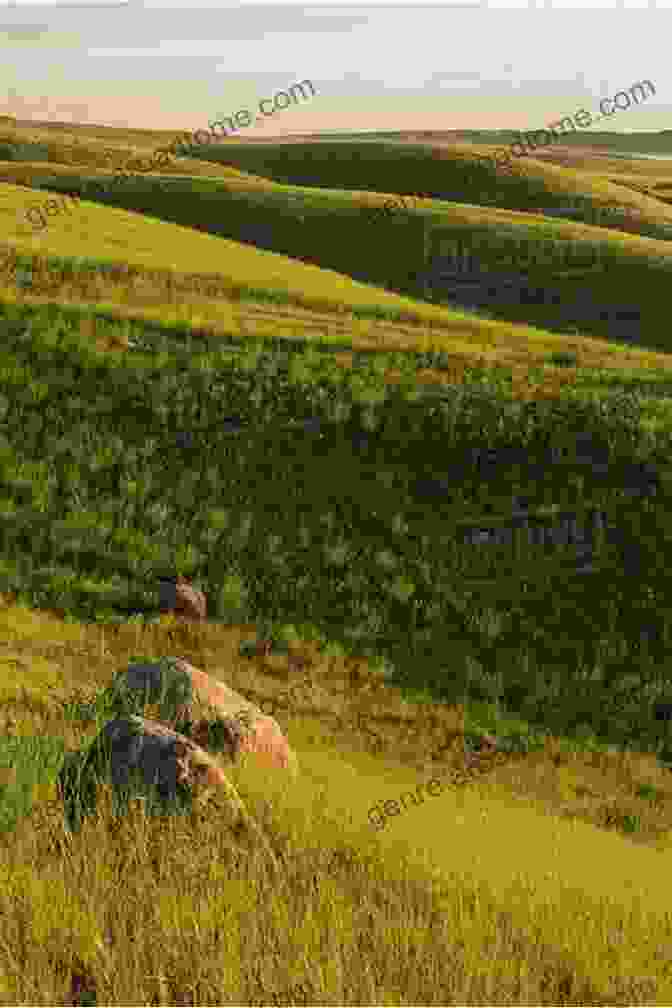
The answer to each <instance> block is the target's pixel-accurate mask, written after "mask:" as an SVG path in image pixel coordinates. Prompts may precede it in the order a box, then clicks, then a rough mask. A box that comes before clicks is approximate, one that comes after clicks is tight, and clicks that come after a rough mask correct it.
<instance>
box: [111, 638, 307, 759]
mask: <svg viewBox="0 0 672 1008" xmlns="http://www.w3.org/2000/svg"><path fill="white" fill-rule="evenodd" d="M115 684H116V686H117V687H119V686H120V685H123V686H124V687H125V688H126V689H129V690H131V691H132V692H136V693H140V694H142V695H143V696H144V701H145V703H158V702H161V703H169V704H170V705H171V708H172V709H170V710H169V709H168V707H166V708H165V710H164V712H162V715H161V716H162V720H164V721H166V722H167V723H169V724H171V726H172V727H174V726H175V725H177V724H178V722H179V723H184V722H191V723H192V724H193V731H195V732H197V733H198V737H199V738H201V739H203V738H204V737H205V734H204V733H207V722H206V721H205V720H204V719H203V718H200V719H199V718H198V716H197V711H196V703H198V702H200V704H202V705H206V706H208V707H209V708H212V709H213V710H214V711H215V713H216V716H217V718H219V719H221V720H223V721H224V722H235V723H236V724H237V725H238V726H239V728H240V740H239V745H238V748H237V751H236V753H235V756H237V755H238V754H239V753H253V754H254V756H255V758H256V759H257V761H258V762H260V763H261V764H263V765H264V766H268V767H276V768H280V769H283V770H289V771H290V773H292V774H293V775H296V774H297V773H298V763H297V759H296V755H295V753H294V752H293V751H292V749H291V748H290V746H289V742H288V741H287V739H286V737H285V736H284V734H283V732H282V730H281V728H280V726H279V725H278V723H277V721H276V720H275V718H272V717H269V716H268V715H266V714H264V713H263V711H261V710H260V709H259V707H257V706H256V704H254V703H252V702H251V701H249V700H246V699H245V697H243V696H241V694H240V693H237V692H236V691H235V690H233V689H231V687H230V686H226V685H225V684H224V683H222V682H220V681H219V680H218V679H215V678H213V677H212V676H209V675H208V674H207V673H206V672H203V671H202V670H201V669H198V668H196V667H195V666H194V665H191V664H190V663H189V662H187V661H185V660H184V659H182V658H167V659H164V660H163V661H162V662H161V663H158V662H156V663H146V664H138V665H129V666H128V668H127V669H126V671H125V672H122V673H121V675H120V676H118V677H117V678H116V681H115ZM234 758H235V757H234Z"/></svg>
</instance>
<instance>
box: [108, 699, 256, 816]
mask: <svg viewBox="0 0 672 1008" xmlns="http://www.w3.org/2000/svg"><path fill="white" fill-rule="evenodd" d="M103 734H104V736H105V738H106V739H107V740H108V741H109V743H110V751H111V764H110V771H111V783H112V787H113V788H114V790H115V791H116V792H117V793H119V794H121V795H123V794H124V792H126V793H127V794H128V796H129V797H132V796H133V787H132V785H131V775H132V773H133V771H138V772H139V774H140V776H141V778H142V781H141V783H140V782H138V783H137V784H136V787H138V786H140V787H141V790H142V793H143V794H144V793H145V791H146V792H147V793H149V792H150V791H151V790H152V789H153V788H154V787H155V788H156V790H157V792H158V795H159V796H160V798H161V799H162V801H164V802H168V801H171V800H172V801H176V800H177V790H178V786H183V787H189V788H190V789H191V790H192V792H193V791H195V790H196V791H198V790H199V788H200V787H203V786H206V787H209V788H221V789H222V790H223V792H225V793H226V795H227V797H228V798H229V800H231V802H232V805H233V807H234V808H235V809H236V812H237V813H238V814H239V815H240V814H242V812H243V807H242V803H241V801H240V799H239V798H238V796H237V795H236V792H235V788H234V787H233V785H232V784H231V783H230V781H229V779H228V777H227V776H226V773H225V772H224V770H223V769H222V768H221V767H220V766H218V764H217V762H216V760H215V759H214V757H213V756H211V755H210V754H209V753H207V752H205V750H204V749H202V748H201V747H200V746H199V745H197V744H196V742H194V741H193V740H192V739H190V738H187V737H186V736H185V735H182V734H180V733H179V732H176V731H174V730H173V729H172V728H169V727H167V726H165V725H163V724H160V723H159V722H158V721H152V720H150V719H149V718H142V717H130V718H116V719H115V720H113V721H108V722H107V724H106V725H105V726H104V728H103Z"/></svg>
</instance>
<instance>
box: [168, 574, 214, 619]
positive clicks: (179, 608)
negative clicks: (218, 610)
mask: <svg viewBox="0 0 672 1008" xmlns="http://www.w3.org/2000/svg"><path fill="white" fill-rule="evenodd" d="M159 605H160V607H161V612H162V613H164V614H165V613H173V614H174V615H175V617H176V618H177V619H183V620H186V621H188V622H200V621H202V620H205V619H206V618H207V603H206V598H205V595H204V594H203V592H201V591H198V590H197V589H196V588H194V587H193V585H192V583H191V581H189V580H188V579H187V578H185V577H184V576H183V575H182V574H180V575H178V576H177V577H168V578H160V579H159Z"/></svg>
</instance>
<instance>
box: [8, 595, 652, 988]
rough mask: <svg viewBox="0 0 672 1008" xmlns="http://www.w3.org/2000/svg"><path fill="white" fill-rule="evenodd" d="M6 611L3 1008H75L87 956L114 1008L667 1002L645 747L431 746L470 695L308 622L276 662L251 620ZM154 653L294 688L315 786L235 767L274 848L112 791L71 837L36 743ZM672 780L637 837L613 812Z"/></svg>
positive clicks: (224, 824)
mask: <svg viewBox="0 0 672 1008" xmlns="http://www.w3.org/2000/svg"><path fill="white" fill-rule="evenodd" d="M4 601H5V603H6V602H7V601H9V600H4ZM0 628H1V632H2V644H0V669H1V670H2V689H1V693H2V704H1V708H0V709H1V713H2V718H3V721H4V725H3V739H4V740H6V741H4V747H3V750H2V755H1V757H0V759H1V760H2V762H1V764H0V772H1V773H2V774H3V780H4V783H5V789H4V791H3V799H4V800H5V801H9V800H10V798H11V796H12V795H17V794H18V793H19V792H20V791H21V789H22V788H25V787H26V786H27V785H26V782H27V781H30V785H28V786H29V788H30V789H32V790H31V794H30V796H29V802H28V807H27V809H26V810H25V811H24V814H23V815H22V816H21V817H20V818H19V819H18V821H17V822H16V824H15V826H14V828H13V829H11V830H8V831H5V832H1V833H0V875H1V877H2V881H3V884H2V886H0V937H1V948H2V951H0V997H1V998H2V1001H3V1003H13V1004H17V1003H20V1004H23V1003H35V1002H46V1001H49V1002H50V1003H63V1001H67V1000H68V995H69V994H70V996H71V993H70V992H71V991H72V980H73V975H76V976H78V977H79V978H80V981H81V983H82V985H84V986H85V987H86V988H87V989H88V990H95V991H96V995H97V1003H99V1004H122V1003H129V1002H133V1003H151V1002H152V1000H155V999H156V998H157V997H158V998H159V999H160V1000H163V1001H168V1002H170V1003H175V1004H180V1003H181V1004H185V1003H186V1004H199V1003H200V1004H202V1003H213V1002H217V1003H221V1002H222V1001H225V1000H229V1001H231V1002H232V1003H237V1004H250V1003H255V1002H256V1003H259V1002H261V1003H271V1002H272V1001H273V1000H274V996H277V997H278V998H281V997H282V996H283V994H284V995H285V997H287V996H288V994H287V993H286V992H289V991H290V990H291V989H295V985H298V984H303V985H304V988H303V989H304V990H306V991H308V992H309V994H308V997H307V1000H308V1001H309V1002H310V1003H323V1002H325V1001H326V1002H328V1003H334V1004H354V1003H356V1004H376V1003H392V1002H394V1003H395V1004H433V1003H438V1001H440V1003H442V1004H449V1003H459V1004H479V1003H484V1002H485V1003H490V1004H502V1003H511V1004H530V1003H533V1004H540V1005H542V1004H549V1005H550V1004H572V1003H573V1004H577V1003H579V1004H609V1005H632V1004H661V1005H662V1004H669V1002H670V997H671V996H672V968H671V966H670V956H669V948H670V938H671V929H672V919H671V916H670V909H669V905H670V900H669V892H668V888H669V886H668V884H667V882H666V879H667V878H668V876H669V874H670V857H671V849H670V845H669V836H670V834H669V830H670V826H671V825H672V804H671V798H672V793H671V792H670V789H669V787H667V788H666V787H665V786H664V782H663V785H662V786H661V778H662V771H660V770H659V771H658V772H657V773H658V775H657V776H656V771H655V770H654V769H653V761H651V760H650V761H649V762H648V763H647V762H646V761H645V760H644V759H642V760H641V761H639V762H637V761H636V759H635V758H634V757H629V762H628V763H627V764H626V762H625V759H624V758H623V757H618V756H616V755H608V754H599V755H598V754H591V755H590V756H588V755H583V756H580V755H579V756H576V757H575V759H574V760H573V761H571V760H570V759H569V757H562V758H561V757H560V756H559V755H558V748H557V740H549V742H548V745H547V747H546V750H545V751H544V752H543V753H536V754H534V755H531V756H522V755H519V756H518V757H517V758H516V761H515V763H511V764H508V763H507V764H501V765H500V766H499V768H498V769H495V770H493V771H492V772H491V773H488V774H486V775H485V776H482V775H481V776H478V775H477V776H475V777H471V776H470V775H469V774H465V773H464V772H460V771H459V765H460V761H459V745H458V747H457V748H456V749H455V751H454V752H453V753H452V754H451V753H445V752H444V754H443V755H442V756H438V755H435V753H436V751H437V748H438V747H439V745H440V743H441V742H444V741H445V738H446V737H447V735H450V734H451V733H454V732H455V731H456V728H457V729H458V730H459V724H460V712H459V709H457V710H449V709H447V708H445V706H442V705H440V704H423V705H422V706H417V705H415V704H412V703H409V702H408V701H406V700H404V699H403V697H402V696H401V694H399V693H398V692H397V691H396V690H395V689H394V688H392V687H391V686H389V685H387V684H386V683H385V682H384V681H383V679H382V678H381V676H380V674H379V673H375V674H374V672H373V671H372V670H369V669H368V668H367V665H366V663H365V662H359V661H358V660H357V659H348V658H336V657H331V658H328V659H325V658H324V657H322V658H321V657H320V655H319V652H317V651H316V650H315V648H314V646H313V645H312V644H311V643H310V642H308V641H303V642H300V641H299V642H296V646H297V647H298V648H299V650H300V653H301V654H303V655H304V657H306V659H307V660H308V662H309V665H308V674H306V669H304V671H303V673H301V674H298V673H297V672H296V670H295V671H292V670H291V669H289V668H286V669H285V670H284V671H283V672H282V681H280V680H279V679H278V675H279V673H280V671H281V670H280V669H279V668H278V667H277V666H274V667H273V668H270V667H266V665H265V664H264V660H262V659H242V658H240V657H239V655H238V646H239V644H240V641H241V640H242V639H245V637H249V631H250V628H249V627H225V626H215V625H206V626H199V627H196V626H194V627H184V626H183V627H179V628H178V627H176V626H174V625H172V624H171V623H170V621H169V620H168V621H167V622H166V625H155V626H151V627H141V626H139V625H138V626H135V627H131V626H119V627H116V628H111V627H105V626H100V625H98V626H92V625H88V626H87V625H78V624H64V623H63V622H61V621H60V620H58V619H56V618H54V617H53V616H52V615H49V614H47V613H38V612H36V611H34V610H29V609H26V608H24V607H18V606H13V605H6V606H5V607H4V608H2V607H0ZM139 653H141V654H147V655H156V656H158V655H161V654H179V655H181V656H183V657H185V658H187V659H188V660H190V661H192V662H193V663H194V664H196V665H198V666H199V667H202V668H204V669H205V670H206V671H208V672H210V673H211V674H213V675H215V676H217V677H220V678H221V679H223V680H224V681H225V682H227V684H229V685H230V686H232V687H233V688H234V689H236V690H238V691H240V692H242V693H244V694H247V695H249V696H250V697H252V698H254V699H255V700H256V701H257V702H261V701H263V700H265V699H271V698H276V699H280V698H281V694H282V693H285V694H286V693H287V686H288V684H289V685H291V686H292V687H295V688H294V690H293V696H294V701H292V704H291V706H290V707H286V705H284V704H283V703H282V700H281V699H280V704H281V709H280V711H279V712H278V715H277V716H278V718H279V720H280V723H281V725H282V727H283V729H284V730H286V731H287V733H288V736H289V739H290V741H291V744H292V746H293V747H294V749H295V751H296V752H297V755H298V758H299V762H300V767H301V774H300V777H299V779H298V781H296V782H295V783H292V785H291V788H288V787H287V782H286V781H285V780H283V779H280V778H278V779H277V780H276V779H275V777H273V776H272V775H271V776H270V777H269V775H268V773H262V772H260V771H259V770H257V769H255V767H253V766H252V765H250V764H249V763H242V764H241V765H240V766H239V767H237V768H235V769H233V770H231V771H230V776H231V780H232V781H233V783H234V785H235V786H236V788H237V791H238V794H239V795H240V797H241V799H242V800H243V802H244V804H245V807H246V809H247V812H248V813H249V815H250V816H251V817H252V819H253V820H254V821H255V822H256V823H257V824H258V825H259V826H260V828H261V830H262V835H263V837H265V839H266V840H267V841H268V843H269V844H270V849H271V851H272V852H273V854H274V856H275V859H276V862H275V863H276V867H273V865H272V864H271V863H269V860H268V857H267V855H266V854H265V848H263V847H261V846H260V843H259V840H258V839H255V838H254V837H253V836H250V835H247V834H245V833H244V832H241V831H240V829H239V828H236V827H234V826H233V825H232V822H231V818H230V814H229V813H228V811H227V809H226V807H225V806H223V805H222V804H221V803H219V802H218V801H217V799H216V797H215V796H211V798H210V799H209V800H208V801H207V803H206V804H204V805H198V806H196V805H194V809H193V811H192V812H191V813H189V814H188V815H187V816H186V817H169V818H168V819H152V818H148V817H146V816H145V815H144V814H143V810H142V808H140V807H139V806H138V805H136V803H131V806H130V810H129V813H128V815H127V816H126V817H125V818H124V819H123V820H122V821H118V820H115V819H114V818H113V814H112V809H111V795H110V790H109V786H108V785H103V786H101V788H100V790H99V801H98V809H97V812H96V814H95V815H94V816H92V817H91V818H89V819H85V820H84V825H83V827H82V830H81V832H80V833H78V834H74V835H71V834H67V833H66V832H65V829H64V824H63V815H62V806H61V804H60V803H59V801H58V799H57V796H56V791H55V785H54V768H53V767H52V768H51V770H47V769H46V766H47V764H46V763H43V762H41V758H40V757H39V756H38V755H37V754H38V753H40V752H42V751H44V752H45V753H46V750H47V742H48V741H49V740H51V742H52V743H53V745H54V746H58V745H60V746H61V749H60V751H61V752H62V751H63V749H62V747H63V746H64V747H65V749H66V750H67V751H73V750H77V749H79V748H81V747H83V746H85V745H86V744H87V742H88V741H90V740H91V739H92V738H93V736H94V735H95V725H93V724H92V723H91V722H82V721H77V720H73V718H72V715H69V716H66V706H65V705H66V704H72V703H74V702H81V701H82V700H85V699H89V700H90V699H92V698H93V696H94V695H95V694H96V692H97V691H98V690H101V689H103V688H104V687H105V686H107V685H109V683H110V681H111V678H112V676H113V675H114V674H115V672H116V671H117V670H118V669H120V668H123V667H125V665H126V664H127V663H128V662H129V660H131V656H132V655H133V654H139ZM275 661H276V662H277V661H278V659H275ZM284 661H285V663H286V659H284ZM149 713H151V711H149ZM458 741H459V736H458ZM36 743H39V745H38V744H36ZM10 752H11V753H13V754H14V757H13V762H9V763H8V755H9V754H10ZM12 768H13V769H12ZM498 773H499V774H500V779H498V778H497V774H498ZM507 773H508V778H507V776H506V775H507ZM542 776H544V778H545V780H546V781H547V788H546V792H542V791H541V790H540V786H539V781H540V780H541V778H542ZM514 778H515V781H514ZM430 780H434V781H436V782H438V784H434V785H432V788H431V789H428V788H427V785H428V783H429V781H430ZM599 781H602V791H603V792H604V795H603V796H602V795H600V794H599V791H600V784H599ZM583 784H586V785H590V786H589V787H588V788H587V790H588V794H589V797H588V798H586V797H585V794H586V789H585V788H584V790H583V794H584V800H583V806H582V807H579V806H580V803H578V804H577V802H576V794H578V793H581V786H582V785H583ZM421 785H422V786H423V790H422V796H423V800H422V802H421V803H420V804H419V805H417V806H416V805H415V804H414V802H412V801H411V798H410V795H411V792H413V793H414V795H415V796H416V797H417V789H418V787H419V786H421ZM615 785H617V787H615ZM656 786H658V797H657V802H656V805H655V810H654V809H652V811H650V812H649V813H648V818H647V813H646V812H643V813H642V819H643V820H644V828H643V830H641V831H640V832H639V833H638V834H637V841H638V842H637V843H634V842H633V838H632V837H631V836H630V835H626V834H624V833H622V832H620V831H618V830H617V829H616V828H615V827H614V826H613V825H611V826H610V825H609V824H608V820H607V819H606V810H607V809H608V810H609V811H610V813H611V814H612V820H611V822H613V821H614V815H617V814H618V813H619V812H623V811H624V810H625V809H627V810H628V811H633V810H635V809H639V806H640V805H641V806H642V809H643V807H644V806H645V805H648V806H650V805H651V801H650V798H649V799H648V800H644V799H643V798H639V797H637V795H638V794H639V793H641V792H642V789H646V788H648V791H647V792H646V793H647V794H650V792H651V790H652V789H653V790H654V791H655V788H656ZM612 788H614V791H613V793H611V794H610V793H609V792H610V791H611V789H612ZM558 794H559V795H560V796H561V797H560V798H558ZM568 796H569V800H568ZM572 801H573V805H572V804H571V802H572ZM385 802H396V803H397V805H396V808H397V809H398V810H399V809H401V814H396V815H395V814H394V813H393V812H392V811H390V809H389V806H388V807H387V818H386V819H385V827H384V829H382V830H380V829H375V828H374V826H373V825H372V817H370V816H369V812H370V810H371V809H372V807H373V806H374V805H377V806H378V807H379V808H380V807H381V804H384V803H385ZM563 802H564V804H563ZM637 803H639V805H638V804H637ZM404 808H405V811H404ZM271 894H272V895H271ZM120 907H122V908H123V913H120V909H119V908H120ZM249 920H253V921H254V926H253V927H249V926H248V924H247V923H245V924H244V925H243V924H242V923H241V922H243V921H245V922H248V921H249ZM362 935H365V936H366V938H365V940H364V941H362ZM19 949H20V954H19ZM296 996H297V995H296V994H295V997H296ZM290 999H291V997H290ZM302 1000H305V998H302Z"/></svg>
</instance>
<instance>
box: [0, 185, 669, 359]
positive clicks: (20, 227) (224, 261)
mask: <svg viewBox="0 0 672 1008" xmlns="http://www.w3.org/2000/svg"><path fill="white" fill-rule="evenodd" d="M32 197H34V193H31V192H30V191H28V190H26V188H22V187H21V186H15V185H11V184H8V183H5V184H0V219H1V220H2V222H3V230H4V233H5V235H6V244H5V246H4V249H3V253H4V258H5V260H7V259H8V258H11V257H12V256H17V255H18V256H22V257H24V260H26V261H29V262H31V263H32V264H33V276H34V277H35V280H34V281H33V282H32V283H31V285H30V286H29V287H27V286H25V285H24V286H22V287H17V284H16V280H15V279H12V277H10V276H8V275H5V276H3V277H2V287H1V288H0V289H1V290H2V296H3V299H5V300H8V301H10V302H16V301H18V302H35V303H39V302H43V301H52V302H56V303H63V304H76V305H83V306H86V307H87V308H90V309H91V310H92V311H94V312H95V311H97V310H98V311H103V310H106V311H108V312H113V313H118V314H119V317H120V318H145V319H147V320H153V321H160V322H163V323H165V324H167V325H172V324H174V325H181V324H188V325H190V326H193V327H195V328H198V329H200V330H204V331H212V332H214V333H219V334H225V335H231V334H232V333H233V334H234V335H240V333H241V332H245V328H244V327H243V326H242V325H241V323H240V319H241V317H242V316H244V314H245V313H246V308H245V306H244V305H243V304H242V302H241V298H243V297H245V299H246V300H254V299H259V300H263V299H270V300H276V301H277V302H278V307H276V308H274V309H273V310H274V317H273V319H272V320H271V327H270V328H271V330H273V329H274V328H275V326H276V327H277V329H278V330H280V329H282V330H283V332H286V331H288V330H293V332H294V334H295V335H296V336H297V338H301V334H302V331H303V330H304V329H305V326H306V324H307V323H308V322H310V321H312V322H313V323H316V324H317V325H318V326H319V324H320V323H323V324H324V329H325V331H326V333H327V334H328V335H327V339H328V338H329V335H330V336H331V338H333V336H334V335H335V334H334V330H333V325H334V324H337V323H338V325H335V329H338V331H339V332H338V338H337V339H338V342H341V343H343V342H344V340H345V342H350V341H351V340H356V341H358V340H359V341H360V342H361V343H368V344H369V345H379V346H380V349H386V348H389V349H403V348H405V347H406V348H409V349H413V348H417V349H428V348H431V349H444V350H452V351H454V352H455V353H457V354H465V355H472V356H473V355H474V354H477V355H478V356H479V357H486V358H489V359H494V358H497V357H500V356H502V355H504V356H505V357H506V358H507V359H511V357H512V356H513V357H514V358H516V359H520V358H521V357H529V358H532V359H534V358H535V357H536V358H539V357H540V356H543V355H546V354H548V353H550V352H552V351H554V350H572V351H574V352H576V353H577V355H578V360H579V363H580V364H583V365H585V366H590V367H595V366H601V367H610V366H613V367H616V368H632V367H644V368H651V367H662V368H666V367H669V359H668V357H667V355H666V354H660V353H655V352H652V351H645V350H639V349H637V348H633V347H623V346H619V345H618V344H608V343H606V342H603V341H600V340H591V339H587V338H583V337H580V336H575V337H568V336H563V335H558V334H550V333H547V332H544V331H543V330H538V329H534V328H533V327H527V326H520V325H509V324H507V323H502V322H493V321H490V320H487V319H480V318H478V317H476V316H469V314H468V313H467V312H459V311H455V310H451V309H449V308H444V307H438V306H433V305H429V304H426V303H424V302H422V301H417V300H413V299H411V298H406V297H401V296H399V295H396V294H393V293H391V292H388V291H386V290H383V289H381V288H379V287H372V286H369V285H367V284H364V283H359V282H357V281H354V280H352V279H350V278H349V277H346V276H343V275H341V274H339V273H335V272H332V271H330V270H325V269H320V268H319V267H316V266H312V265H309V264H305V263H302V262H298V261H296V260H293V259H289V258H287V257H285V256H280V255H276V254H274V253H270V252H265V251H261V250H259V249H256V248H254V247H251V246H249V245H246V244H241V243H236V242H233V241H228V240H224V239H222V238H219V237H215V236H213V235H208V234H203V233H200V232H196V231H192V230H190V229H188V228H184V227H179V226H176V225H173V224H170V223H167V222H163V221H158V220H154V219H150V218H147V217H145V216H143V215H140V214H136V213H132V212H128V211H124V210H119V209H116V208H110V207H102V206H100V205H98V204H95V203H91V202H88V201H82V202H81V203H80V205H79V206H78V207H77V208H76V209H75V210H74V211H73V212H72V213H69V214H62V215H60V216H59V217H57V218H53V219H52V223H51V224H50V226H49V228H48V229H45V231H44V232H43V233H42V234H41V235H40V236H34V235H33V234H30V233H29V232H30V230H31V229H30V228H29V226H28V225H27V222H26V221H25V218H24V217H22V211H23V210H24V208H25V205H26V202H27V200H28V199H31V198H32ZM560 227H567V228H569V229H572V228H575V227H576V226H575V225H571V224H565V225H561V226H560ZM626 241H637V239H634V238H627V239H626ZM652 244H655V245H660V244H662V243H652ZM53 260H57V261H58V262H60V261H61V260H62V261H63V262H66V263H68V264H69V265H70V269H65V268H64V267H63V266H62V265H58V264H57V263H54V261H53ZM86 262H89V263H91V264H92V270H91V272H89V273H87V274H84V273H81V274H80V273H79V272H78V270H79V269H81V267H82V266H83V265H84V264H85V263H86ZM97 264H98V267H100V265H101V264H107V265H108V267H109V269H108V270H107V271H105V269H104V268H97ZM116 267H118V268H116ZM2 272H3V273H5V274H6V270H5V269H3V271H2ZM129 274H133V275H134V276H133V279H131V276H130V275H129ZM185 294H188V297H185V296H184V295H185ZM281 303H285V304H290V305H295V306H296V308H305V309H311V310H312V311H317V312H319V313H320V316H321V319H318V320H307V319H305V318H301V317H298V316H296V317H287V316H285V317H284V318H283V312H282V310H281V309H280V307H279V304H281ZM353 316H358V317H362V318H363V319H366V318H367V316H368V318H369V321H366V322H364V323H363V324H361V325H360V324H358V323H355V322H353V320H352V317H353ZM349 317H350V320H351V321H350V322H349ZM376 318H378V319H379V320H381V323H380V328H378V327H377V324H376V322H372V321H371V320H372V319H374V320H375V319H376ZM251 323H252V324H254V320H251ZM273 324H275V326H274V325H273ZM383 329H384V332H383V331H381V330H383ZM268 335H272V332H269V334H268Z"/></svg>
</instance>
